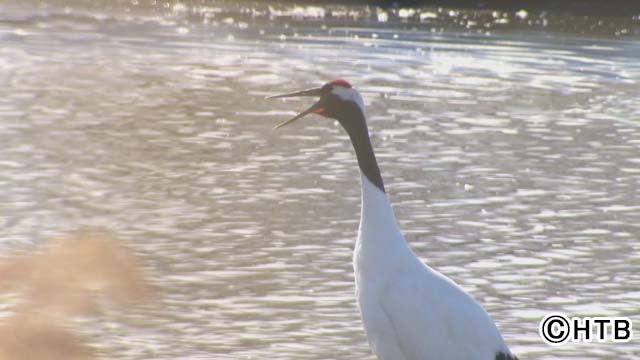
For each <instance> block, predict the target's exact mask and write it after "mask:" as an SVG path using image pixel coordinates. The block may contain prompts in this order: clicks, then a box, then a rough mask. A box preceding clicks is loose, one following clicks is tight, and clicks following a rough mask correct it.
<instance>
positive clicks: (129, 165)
mask: <svg viewBox="0 0 640 360" xmlns="http://www.w3.org/2000/svg"><path fill="white" fill-rule="evenodd" d="M132 3H134V2H132ZM0 8H2V6H0ZM154 9H155V8H153V7H151V10H149V9H136V8H135V7H132V8H128V7H123V8H116V9H113V8H112V7H110V6H109V7H106V6H105V7H104V8H98V9H97V10H96V9H95V8H91V9H89V10H86V11H84V12H82V11H77V10H74V8H72V7H68V8H66V9H65V4H64V3H63V4H62V5H61V4H56V3H52V4H49V5H48V6H46V7H43V6H39V7H38V6H28V7H27V6H25V7H21V6H18V5H15V6H12V7H7V8H6V9H5V11H2V12H0V168H1V172H0V185H1V188H2V191H1V192H0V224H2V239H1V240H0V248H2V249H3V250H5V251H8V250H9V249H16V248H28V247H30V244H34V243H37V242H39V241H41V240H42V239H43V238H46V237H47V236H49V235H51V234H57V233H59V232H62V231H66V230H68V229H76V228H78V227H80V226H101V227H106V228H108V229H111V230H114V231H115V232H117V233H118V234H119V235H121V236H122V237H124V238H126V239H128V240H130V241H131V242H133V244H134V247H135V249H136V251H137V252H138V253H139V254H140V255H141V256H142V257H143V258H144V259H145V261H146V264H147V265H148V266H149V267H150V269H151V270H152V271H153V273H154V274H155V278H156V282H157V283H158V284H159V285H160V286H161V288H162V291H163V293H164V296H163V297H162V298H161V299H160V300H159V303H158V304H156V305H153V306H148V307H142V308H139V309H137V310H134V311H133V312H132V313H128V314H120V315H118V316H116V318H115V319H114V318H113V316H110V317H109V316H105V317H104V318H98V319H96V320H95V323H93V324H88V325H87V326H84V327H82V332H83V333H84V335H85V336H86V337H87V338H88V339H91V341H92V343H93V345H94V346H95V347H97V348H98V349H99V352H100V354H102V355H103V356H104V357H105V358H118V359H151V358H153V359H178V358H180V359H197V358H199V359H211V358H213V359H238V358H250V359H373V358H374V357H373V355H372V354H371V351H370V350H369V348H368V345H367V343H366V338H365V336H364V332H363V329H362V325H361V322H360V319H359V314H358V309H357V306H356V303H355V299H354V287H353V276H352V267H351V251H352V248H353V244H354V239H355V236H356V229H357V225H358V220H359V197H360V193H359V191H360V190H359V183H358V181H359V176H358V169H357V166H356V162H355V158H354V156H353V154H352V150H351V146H350V144H349V143H348V138H347V136H346V135H345V133H344V132H343V131H342V129H341V128H340V127H339V126H338V125H337V124H336V123H334V122H333V121H328V120H326V119H323V118H319V117H309V118H306V119H304V120H301V121H299V122H298V123H296V124H295V125H292V126H290V127H287V128H284V129H281V130H278V131H272V127H273V125H275V124H276V123H278V122H280V121H282V120H286V119H287V118H288V117H289V116H291V115H293V114H294V113H295V112H296V111H299V110H302V109H304V108H305V107H306V106H308V105H309V101H311V100H310V99H303V100H290V101H274V100H272V101H266V100H264V99H263V98H264V96H265V95H268V94H273V93H278V92H282V91H290V90H296V89H299V88H305V87H309V86H316V85H319V84H322V83H323V82H324V81H326V80H329V79H333V78H336V77H343V78H345V79H348V80H349V81H350V82H351V83H353V84H354V85H356V87H357V88H358V89H359V90H360V91H361V92H362V94H363V96H364V99H365V102H366V105H367V112H368V118H369V124H370V128H371V132H372V134H373V135H372V136H373V142H374V145H375V148H376V150H377V153H378V158H379V161H380V162H381V164H380V165H381V168H382V171H383V176H384V178H385V181H386V185H387V190H388V193H389V196H390V198H391V201H392V203H393V204H394V208H395V210H396V213H397V217H398V219H399V221H400V225H401V227H402V228H403V229H404V233H405V235H406V237H407V240H408V241H409V242H410V243H411V246H412V248H413V249H414V250H415V252H416V253H417V254H418V255H419V256H420V257H421V258H422V259H424V260H425V261H426V262H428V263H429V264H430V265H432V266H433V267H434V268H436V269H438V270H439V271H441V272H443V273H445V274H446V275H448V276H449V277H451V278H452V279H454V280H455V281H456V282H458V283H459V284H461V285H462V286H463V287H464V288H465V289H466V290H467V291H469V292H470V293H472V294H473V295H474V297H475V298H476V299H477V300H478V301H479V302H480V303H482V304H483V305H484V306H485V308H486V309H487V310H488V311H489V313H490V314H491V315H492V317H493V319H494V320H495V321H496V323H497V324H498V327H499V328H500V329H501V331H502V333H503V335H504V337H505V339H506V341H507V342H508V343H509V344H510V346H511V348H512V349H513V350H514V352H516V353H517V354H519V355H521V357H522V358H526V359H554V358H575V359H614V358H615V359H631V358H633V357H634V356H637V355H638V354H639V353H640V347H639V346H638V341H637V340H635V341H633V342H631V343H628V344H610V343H607V344H600V343H593V344H569V345H565V346H562V347H555V348H551V347H548V346H547V345H545V344H544V343H543V342H542V341H541V340H540V338H539V335H538V323H539V321H540V318H541V317H542V316H543V315H544V314H546V313H548V312H551V311H562V312H566V313H567V314H570V315H573V316H595V315H611V316H613V315H615V316H629V317H631V318H632V320H634V321H636V324H639V325H640V317H639V315H638V314H639V311H640V275H639V274H640V252H639V251H640V242H639V241H638V236H639V234H640V197H639V196H638V195H639V194H638V191H639V188H640V100H639V99H640V87H639V82H640V61H638V59H640V45H639V43H638V40H639V38H638V36H637V30H636V32H635V35H634V33H633V32H632V33H631V34H629V32H630V31H629V30H628V29H626V32H625V31H622V35H624V34H627V36H620V35H621V30H620V31H618V30H616V31H613V32H612V33H611V34H591V35H590V34H589V33H588V30H585V29H582V30H583V31H575V32H555V31H548V30H545V29H544V28H541V26H538V25H540V21H542V20H540V19H538V20H536V21H538V22H539V23H535V24H534V25H532V27H531V29H530V30H528V29H527V27H526V26H524V27H520V28H518V29H503V30H499V31H489V30H486V28H488V27H485V28H483V29H481V31H478V30H474V29H471V30H465V26H462V28H461V29H458V28H453V29H449V30H448V29H447V28H443V27H437V28H436V27H430V26H428V24H427V25H424V24H423V25H421V26H413V25H411V24H407V23H405V22H402V21H400V22H398V23H389V22H388V21H387V18H385V15H381V14H383V13H381V14H377V15H376V14H374V15H369V17H368V18H367V19H365V20H362V19H359V18H357V17H354V18H353V19H351V18H350V15H348V14H347V13H345V14H343V17H342V18H339V19H338V20H336V18H335V17H334V18H333V20H331V19H329V20H327V21H324V20H323V17H327V16H328V15H327V14H326V13H324V12H322V13H319V12H320V11H321V10H322V11H324V10H323V9H320V10H318V8H307V9H305V8H300V9H297V10H296V9H293V10H291V9H289V10H287V11H290V13H280V14H279V15H278V13H277V10H276V9H271V10H270V11H271V12H272V13H271V15H269V14H265V13H255V12H254V13H253V17H251V16H249V15H247V14H251V11H252V10H251V7H247V8H242V7H238V9H232V10H230V12H228V13H222V15H220V14H221V9H219V8H215V7H213V8H211V9H212V10H211V9H205V10H202V9H201V11H200V12H199V13H196V14H194V13H193V12H192V10H191V9H190V8H189V7H187V6H184V5H179V4H178V5H176V4H173V5H172V6H169V7H162V9H161V11H160V10H159V11H155V12H154V11H153V10H154ZM263 10H264V9H263ZM285 10H286V8H285ZM285 10H283V11H285ZM360 10H361V11H364V10H362V9H360ZM234 11H235V12H236V15H237V16H235V17H234V15H233V14H234ZM261 11H262V10H261ZM265 11H267V10H265ZM295 11H298V12H299V14H298V16H299V17H298V18H296V17H291V13H293V14H294V15H295ZM345 11H346V10H345ZM367 11H368V10H367ZM425 13H429V14H431V15H424V16H420V15H419V14H417V15H415V14H414V17H420V18H421V19H422V20H429V19H432V18H433V17H434V16H435V17H438V16H440V15H439V13H438V12H437V10H436V12H435V13H434V12H425ZM256 14H258V15H256ZM274 14H275V15H278V16H275V15H274ZM392 15H393V14H392ZM405 15H406V14H405ZM454 15H455V14H454ZM387 16H389V14H387ZM518 16H520V18H522V14H520V15H518ZM247 17H249V18H250V19H252V20H250V21H249V20H246V19H247ZM371 17H373V19H374V20H373V21H372V20H371ZM494 17H496V16H494ZM496 18H498V19H497V20H496V21H497V22H498V23H499V21H498V20H500V19H499V16H498V17H496ZM354 19H355V20H354ZM445 20H446V19H445ZM376 21H377V22H376ZM596 22H597V19H596ZM536 24H537V25H536ZM467 25H468V24H467ZM466 27H467V28H468V26H466ZM585 32H586V33H585ZM639 325H636V327H637V326H639ZM634 354H635V355H634Z"/></svg>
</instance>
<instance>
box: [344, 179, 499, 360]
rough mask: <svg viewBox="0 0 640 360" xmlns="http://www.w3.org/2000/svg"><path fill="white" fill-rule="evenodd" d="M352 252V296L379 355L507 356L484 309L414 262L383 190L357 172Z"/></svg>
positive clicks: (389, 358) (426, 359)
mask: <svg viewBox="0 0 640 360" xmlns="http://www.w3.org/2000/svg"><path fill="white" fill-rule="evenodd" d="M361 183H362V184H361V185H362V213H361V219H360V228H359V231H358V239H357V241H356V246H355V251H354V254H353V267H354V271H355V277H356V295H357V299H358V304H359V306H360V312H361V315H362V321H363V322H364V327H365V330H366V333H367V338H368V339H369V343H370V344H371V347H372V348H373V351H374V352H375V353H376V355H378V357H379V358H380V359H383V360H432V359H433V360H464V359H469V360H472V359H478V360H493V359H495V358H496V356H497V354H499V353H500V352H502V353H504V354H505V355H507V354H510V352H509V349H508V348H507V346H506V345H505V343H504V341H503V340H502V337H501V336H500V333H499V332H498V329H497V328H496V326H495V324H494V323H493V321H491V319H490V318H489V315H488V314H487V313H486V311H484V309H483V308H482V307H481V306H480V305H479V304H478V303H477V302H476V301H475V300H474V299H473V298H472V297H471V296H469V295H468V294H467V293H465V292H464V290H462V289H461V288H460V287H458V286H457V285H456V284H455V283H454V282H453V281H451V280H449V279H448V278H447V277H445V276H443V275H442V274H440V273H438V272H436V271H434V270H433V269H431V268H430V267H428V266H426V265H425V264H424V263H422V261H420V260H419V259H418V258H417V257H416V256H415V255H414V254H413V252H412V251H411V249H410V248H409V246H408V245H407V243H406V241H405V240H404V237H403V236H402V234H401V233H400V230H399V228H398V225H397V223H396V219H395V216H394V213H393V210H392V208H391V205H390V204H389V201H388V199H387V195H386V194H385V193H384V192H382V191H380V190H379V189H378V188H377V187H376V186H374V185H373V184H372V183H371V182H370V181H369V179H367V177H366V176H362V179H361Z"/></svg>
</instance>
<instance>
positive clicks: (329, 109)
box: [267, 79, 364, 129]
mask: <svg viewBox="0 0 640 360" xmlns="http://www.w3.org/2000/svg"><path fill="white" fill-rule="evenodd" d="M297 96H312V97H319V98H320V99H319V100H318V101H317V102H316V103H315V104H313V105H311V107H309V108H308V109H307V110H305V111H303V112H301V113H300V114H298V115H296V116H294V117H293V118H291V119H289V120H287V121H285V122H283V123H280V124H278V125H276V127H275V128H276V129H277V128H281V127H283V126H285V125H288V124H291V123H292V122H294V121H296V120H298V119H300V118H302V117H304V116H305V115H308V114H318V115H322V116H324V117H328V118H332V119H336V120H338V121H340V123H342V125H343V126H345V128H348V127H349V126H348V125H349V122H350V121H351V120H352V119H364V102H363V101H362V97H361V96H360V94H359V93H358V91H356V89H354V88H353V87H351V84H349V83H348V82H346V81H345V80H343V79H336V80H333V81H329V82H328V83H326V84H324V85H323V86H322V87H319V88H313V89H307V90H302V91H296V92H292V93H288V94H282V95H274V96H269V97H267V99H274V98H284V97H297Z"/></svg>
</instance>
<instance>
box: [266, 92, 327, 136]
mask: <svg viewBox="0 0 640 360" xmlns="http://www.w3.org/2000/svg"><path fill="white" fill-rule="evenodd" d="M321 95H322V88H313V89H307V90H302V91H296V92H292V93H288V94H281V95H273V96H267V97H266V99H276V98H284V97H296V96H317V97H320V96H321ZM322 110H324V109H323V108H322V106H321V105H320V103H319V102H317V103H315V104H313V105H311V107H309V108H308V109H307V110H305V111H303V112H301V113H300V114H298V115H296V116H294V117H293V118H291V119H289V120H287V121H285V122H282V123H280V124H278V125H276V126H275V127H274V129H278V128H281V127H283V126H285V125H288V124H291V123H292V122H294V121H296V120H298V119H300V118H301V117H304V116H305V115H308V114H310V113H314V112H315V113H317V112H321V111H322Z"/></svg>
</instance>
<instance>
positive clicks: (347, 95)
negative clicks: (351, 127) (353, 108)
mask: <svg viewBox="0 0 640 360" xmlns="http://www.w3.org/2000/svg"><path fill="white" fill-rule="evenodd" d="M331 93H332V94H333V95H335V96H337V97H339V98H340V99H342V100H344V101H351V102H354V103H356V104H357V105H358V106H359V107H360V111H362V113H363V114H364V101H362V96H360V93H359V92H357V91H356V89H353V88H346V87H342V86H334V87H333V89H331Z"/></svg>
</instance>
